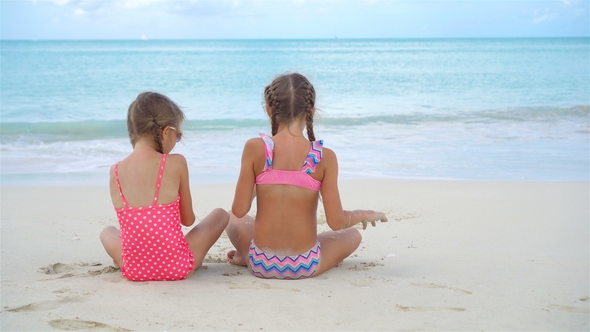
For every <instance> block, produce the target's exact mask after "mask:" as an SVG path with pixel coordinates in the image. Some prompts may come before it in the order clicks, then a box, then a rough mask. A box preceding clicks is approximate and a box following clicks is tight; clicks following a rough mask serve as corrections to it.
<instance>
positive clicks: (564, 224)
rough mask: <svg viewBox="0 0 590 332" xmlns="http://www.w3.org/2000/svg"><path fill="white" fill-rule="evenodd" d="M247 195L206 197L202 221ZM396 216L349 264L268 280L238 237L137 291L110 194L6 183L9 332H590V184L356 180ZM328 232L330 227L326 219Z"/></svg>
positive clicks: (345, 184) (347, 196)
mask: <svg viewBox="0 0 590 332" xmlns="http://www.w3.org/2000/svg"><path fill="white" fill-rule="evenodd" d="M233 190H234V186H233V185H230V184H218V185H202V186H193V188H192V193H193V204H194V207H195V212H196V214H197V219H199V218H202V217H203V216H205V215H206V213H208V212H209V211H210V210H211V209H213V208H215V207H223V208H229V207H230V205H231V200H232V197H233ZM340 190H341V196H342V201H343V205H344V207H345V208H346V209H356V208H360V209H375V210H381V211H384V212H386V214H387V216H388V217H389V222H388V223H383V224H378V225H377V227H375V228H373V227H370V228H368V229H367V230H365V231H362V235H363V241H362V243H361V246H360V248H359V249H358V250H357V251H356V252H355V253H354V254H353V255H352V256H351V257H349V258H348V259H346V260H345V261H344V264H343V265H342V266H341V267H338V268H334V269H332V270H330V271H328V272H327V273H325V274H323V275H321V276H319V277H317V278H312V279H307V280H298V281H279V280H263V279H258V278H256V277H254V276H252V275H251V274H250V273H249V272H248V271H247V270H246V269H245V268H240V267H236V266H232V265H230V264H228V263H226V262H225V253H226V252H227V251H228V250H229V249H230V248H231V244H230V243H229V241H228V239H227V237H226V236H225V234H224V235H223V236H222V237H221V238H220V239H219V241H218V242H217V243H216V245H215V246H214V247H213V249H212V250H211V251H210V254H209V255H208V257H207V260H206V263H205V264H204V266H203V267H202V268H201V269H200V270H198V271H197V272H196V273H195V274H193V275H192V276H190V277H189V278H188V279H186V280H183V281H177V282H140V283H136V282H130V281H127V280H125V279H124V278H123V277H122V276H121V273H120V272H119V271H118V270H116V269H115V268H114V267H113V266H112V261H111V260H110V259H109V257H108V256H107V254H106V253H105V251H104V250H103V248H102V246H101V244H100V241H99V238H98V235H99V233H100V231H101V230H102V229H103V228H104V227H105V226H108V225H117V220H116V216H115V213H114V211H113V207H112V205H111V203H110V198H109V193H108V188H107V186H100V187H99V186H95V187H92V186H85V187H81V186H62V187H49V186H46V187H25V186H23V187H9V186H2V187H1V249H2V259H1V267H2V272H1V278H2V279H1V330H2V331H19V330H20V331H30V330H84V331H89V330H105V331H146V330H150V331H152V330H153V331H181V330H256V331H260V330H263V331H267V330H521V331H522V330H525V331H526V330H528V331H540V330H543V331H545V330H556V331H563V330H572V331H583V330H586V331H587V330H588V329H589V328H590V325H589V320H590V310H589V295H590V294H589V285H590V280H589V273H590V272H589V271H590V263H589V252H590V247H589V242H590V240H589V238H590V236H589V234H590V232H589V220H590V215H589V214H590V212H589V211H590V206H589V205H590V197H589V183H588V182H467V181H430V180H429V181H418V180H384V179H377V180H362V181H361V180H354V181H352V180H350V181H341V183H340ZM319 219H320V220H319V223H320V225H319V229H320V230H325V229H327V225H326V223H325V220H324V219H323V218H322V213H321V212H320V218H319Z"/></svg>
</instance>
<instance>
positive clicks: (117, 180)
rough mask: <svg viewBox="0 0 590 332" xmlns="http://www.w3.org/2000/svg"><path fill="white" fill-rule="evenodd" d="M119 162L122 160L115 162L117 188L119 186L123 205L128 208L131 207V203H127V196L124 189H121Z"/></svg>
mask: <svg viewBox="0 0 590 332" xmlns="http://www.w3.org/2000/svg"><path fill="white" fill-rule="evenodd" d="M119 163H120V162H118V163H116V164H115V182H117V188H119V195H121V200H122V201H123V205H124V206H125V207H126V208H127V207H129V203H127V200H126V199H125V196H123V190H121V182H119Z"/></svg>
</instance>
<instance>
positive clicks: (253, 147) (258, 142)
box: [244, 137, 264, 154]
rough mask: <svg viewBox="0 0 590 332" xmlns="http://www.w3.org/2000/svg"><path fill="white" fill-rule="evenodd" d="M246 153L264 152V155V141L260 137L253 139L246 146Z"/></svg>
mask: <svg viewBox="0 0 590 332" xmlns="http://www.w3.org/2000/svg"><path fill="white" fill-rule="evenodd" d="M244 151H245V152H248V153H258V152H262V153H263V154H264V141H263V140H262V139H261V138H260V137H253V138H250V139H249V140H247V141H246V144H244Z"/></svg>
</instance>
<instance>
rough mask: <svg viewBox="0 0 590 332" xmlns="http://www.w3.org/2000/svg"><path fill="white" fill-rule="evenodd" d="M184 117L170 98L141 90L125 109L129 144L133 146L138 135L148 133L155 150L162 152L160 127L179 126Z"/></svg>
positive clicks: (141, 135)
mask: <svg viewBox="0 0 590 332" xmlns="http://www.w3.org/2000/svg"><path fill="white" fill-rule="evenodd" d="M184 119H185V117H184V113H183V112H182V110H181V109H180V107H178V105H176V104H175V103H174V102H173V101H172V100H170V98H168V97H166V96H164V95H162V94H159V93H157V92H149V91H148V92H142V93H140V94H139V95H138V96H137V98H135V100H134V101H133V102H132V103H131V105H129V110H128V111H127V131H128V132H129V139H130V141H131V145H132V146H133V147H135V143H136V142H137V140H138V139H139V138H140V137H143V136H146V135H149V136H151V137H152V139H153V141H154V144H155V146H156V151H158V152H160V153H164V148H163V146H162V128H165V127H167V126H172V127H176V128H180V125H181V124H182V122H183V121H184Z"/></svg>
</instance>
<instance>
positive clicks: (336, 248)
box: [314, 228, 362, 276]
mask: <svg viewBox="0 0 590 332" xmlns="http://www.w3.org/2000/svg"><path fill="white" fill-rule="evenodd" d="M361 239H362V236H361V233H360V232H359V231H358V229H356V228H346V229H343V230H339V231H327V232H323V233H320V234H318V241H320V245H321V247H322V252H321V255H320V264H319V266H318V269H317V271H316V273H315V274H314V276H317V275H319V274H322V273H324V272H326V271H328V270H329V269H331V268H333V267H334V266H336V265H337V264H339V263H340V262H342V261H343V260H344V259H345V258H346V257H348V256H350V254H352V253H353V252H354V251H355V250H356V248H358V246H359V245H360V244H361Z"/></svg>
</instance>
